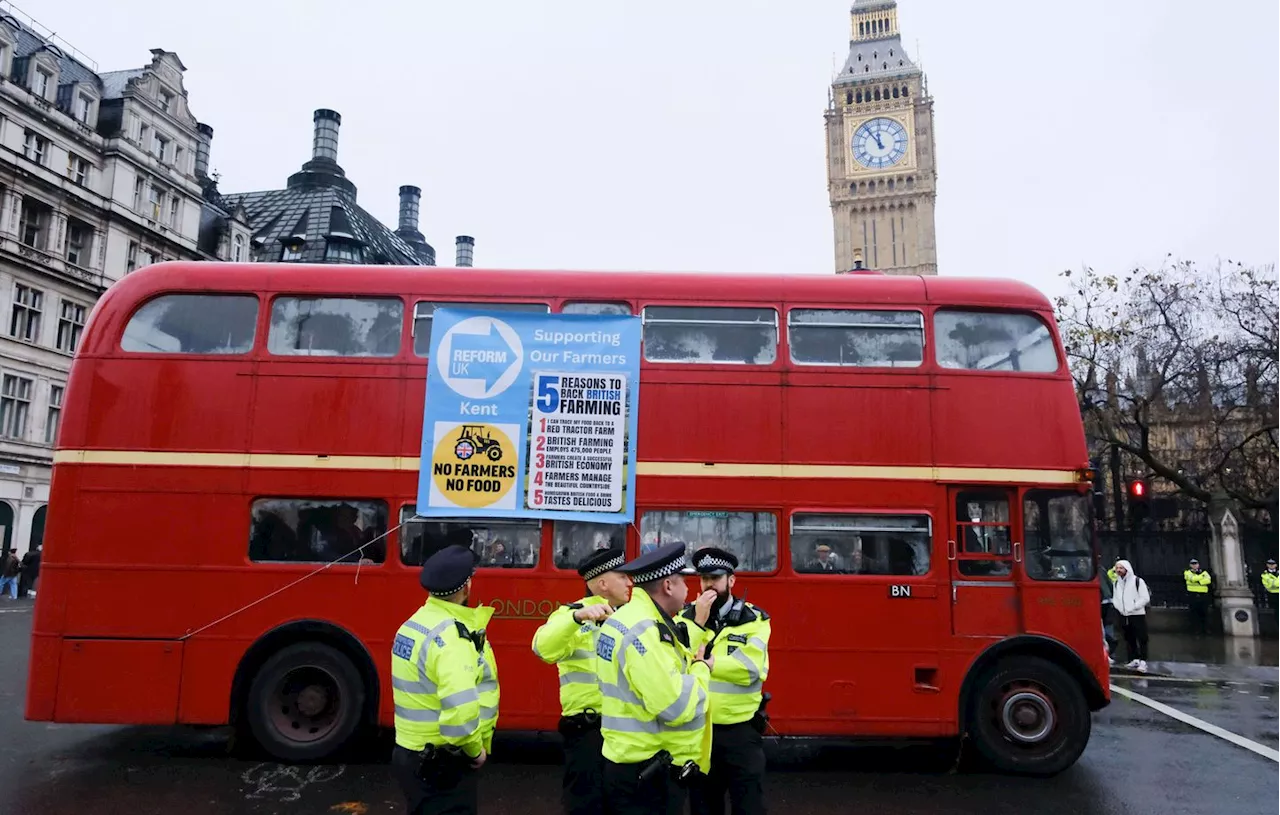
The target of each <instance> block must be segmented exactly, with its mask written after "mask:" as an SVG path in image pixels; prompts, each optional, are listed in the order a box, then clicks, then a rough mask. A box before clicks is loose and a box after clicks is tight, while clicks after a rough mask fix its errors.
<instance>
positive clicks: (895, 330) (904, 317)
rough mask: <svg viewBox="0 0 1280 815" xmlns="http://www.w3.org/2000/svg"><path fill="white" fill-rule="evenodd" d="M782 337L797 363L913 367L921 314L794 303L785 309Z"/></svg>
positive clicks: (918, 354) (920, 349)
mask: <svg viewBox="0 0 1280 815" xmlns="http://www.w3.org/2000/svg"><path fill="white" fill-rule="evenodd" d="M787 342H788V343H789V344H790V346H791V361H792V362H796V363H799V364H801V365H845V366H853V367H863V368H915V367H918V366H919V365H920V364H921V363H922V362H924V315H923V314H921V313H920V312H918V311H877V310H854V309H817V308H796V309H792V310H791V312H790V313H789V314H788V315H787Z"/></svg>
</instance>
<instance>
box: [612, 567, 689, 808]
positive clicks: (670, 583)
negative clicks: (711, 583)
mask: <svg viewBox="0 0 1280 815" xmlns="http://www.w3.org/2000/svg"><path fill="white" fill-rule="evenodd" d="M618 571H621V572H624V573H626V574H629V575H630V576H631V580H632V582H633V583H634V584H635V589H634V590H633V591H632V592H631V600H630V601H628V603H627V604H626V605H625V606H623V607H622V608H620V609H619V610H618V611H616V612H614V613H613V614H612V615H611V616H610V617H609V619H607V620H605V623H604V625H603V626H602V627H601V630H600V634H599V636H598V637H597V639H596V656H597V659H596V673H597V675H598V677H599V680H600V691H601V694H602V695H603V702H602V706H603V710H602V712H601V717H600V733H601V736H602V737H603V739H604V758H605V764H604V795H605V812H607V813H609V814H610V815H640V813H646V814H647V813H660V814H661V815H677V814H678V813H680V812H681V811H682V810H683V809H684V802H685V798H686V788H687V786H688V785H689V784H691V783H693V781H694V779H695V778H696V776H697V774H698V773H699V772H705V771H706V770H707V769H708V768H709V766H710V763H711V762H710V753H711V730H710V728H709V726H708V721H707V706H708V698H707V684H708V682H709V681H710V678H711V670H712V668H713V667H714V660H713V659H712V658H711V657H709V656H706V657H704V654H703V650H702V649H701V648H700V647H698V648H696V650H695V649H694V648H693V647H692V638H691V636H690V634H689V633H688V631H687V628H686V627H684V626H678V625H677V623H676V622H675V620H673V619H672V618H673V617H674V616H676V615H679V613H680V609H681V608H683V606H684V601H685V597H686V596H687V595H688V591H689V588H688V586H687V585H686V584H685V581H684V577H683V576H684V575H686V574H692V573H693V570H692V569H690V568H689V566H688V563H687V561H686V559H685V546H684V544H683V543H668V544H665V545H663V546H660V547H658V548H657V549H654V550H652V551H650V552H647V553H645V554H644V555H641V556H640V557H638V558H636V559H635V560H633V561H631V562H630V563H627V564H624V565H623V566H620V567H619V568H618ZM700 637H701V635H699V639H700Z"/></svg>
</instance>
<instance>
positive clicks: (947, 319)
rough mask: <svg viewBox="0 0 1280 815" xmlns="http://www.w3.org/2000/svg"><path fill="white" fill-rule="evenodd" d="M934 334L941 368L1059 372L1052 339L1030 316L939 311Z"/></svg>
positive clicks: (935, 318)
mask: <svg viewBox="0 0 1280 815" xmlns="http://www.w3.org/2000/svg"><path fill="white" fill-rule="evenodd" d="M933 333H934V344H935V345H936V346H937V356H938V364H939V365H941V366H942V367H943V368H963V369H966V370H970V371H1020V372H1024V373H1053V372H1054V371H1056V370H1058V354H1057V351H1055V350H1054V347H1053V336H1052V335H1051V334H1050V333H1049V329H1048V328H1047V327H1046V326H1045V324H1044V323H1042V322H1041V321H1040V320H1039V319H1038V318H1037V317H1035V316H1033V315H1031V314H1006V313H1000V312H990V311H939V312H938V313H937V314H935V315H934V317H933Z"/></svg>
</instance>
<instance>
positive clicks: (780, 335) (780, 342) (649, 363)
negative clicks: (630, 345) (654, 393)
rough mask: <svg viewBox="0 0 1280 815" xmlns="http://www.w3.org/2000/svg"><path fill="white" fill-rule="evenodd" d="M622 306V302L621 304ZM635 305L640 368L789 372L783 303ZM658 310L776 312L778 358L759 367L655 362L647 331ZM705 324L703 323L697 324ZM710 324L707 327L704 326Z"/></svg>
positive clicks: (653, 302)
mask: <svg viewBox="0 0 1280 815" xmlns="http://www.w3.org/2000/svg"><path fill="white" fill-rule="evenodd" d="M619 302H621V301H619ZM634 302H635V309H636V311H634V312H633V314H632V316H636V317H639V318H640V364H641V365H642V366H645V367H653V368H658V369H660V370H670V371H706V370H712V371H748V372H751V373H764V372H766V371H769V372H772V371H781V370H783V369H784V368H785V365H786V363H787V361H788V360H789V359H790V354H791V351H790V349H789V348H788V347H787V344H786V336H785V334H786V332H785V331H783V330H782V319H783V310H784V308H785V306H784V304H783V303H780V302H775V301H772V300H756V301H754V302H746V301H738V300H735V301H725V300H717V301H715V302H712V303H707V302H702V301H696V302H695V301H690V300H672V299H656V300H638V301H634ZM650 307H654V308H743V309H768V310H769V311H772V312H773V339H774V345H775V348H774V351H775V353H774V355H773V361H772V362H769V363H765V364H756V363H754V362H690V361H682V360H652V359H649V357H648V355H647V354H646V352H645V347H644V330H645V327H646V326H647V325H648V324H649V320H648V314H647V312H648V310H649V308H650ZM664 322H667V323H668V324H675V323H673V322H672V321H664ZM697 322H699V323H702V321H697ZM702 324H706V323H702ZM722 324H723V325H767V324H766V323H722Z"/></svg>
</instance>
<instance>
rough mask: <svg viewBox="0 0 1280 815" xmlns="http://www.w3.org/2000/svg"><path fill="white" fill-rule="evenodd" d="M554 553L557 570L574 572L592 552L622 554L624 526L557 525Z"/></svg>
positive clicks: (580, 523)
mask: <svg viewBox="0 0 1280 815" xmlns="http://www.w3.org/2000/svg"><path fill="white" fill-rule="evenodd" d="M554 531H555V539H554V540H555V542H554V545H553V551H554V552H555V556H554V560H555V565H556V568H557V569H573V570H576V569H577V567H578V564H580V563H582V561H584V560H586V559H587V558H588V557H590V556H591V555H592V554H593V553H595V552H600V551H605V550H614V549H616V550H618V551H622V550H623V549H625V548H626V545H627V527H626V525H625V524H598V523H590V522H587V521H556V524H555V530H554Z"/></svg>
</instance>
